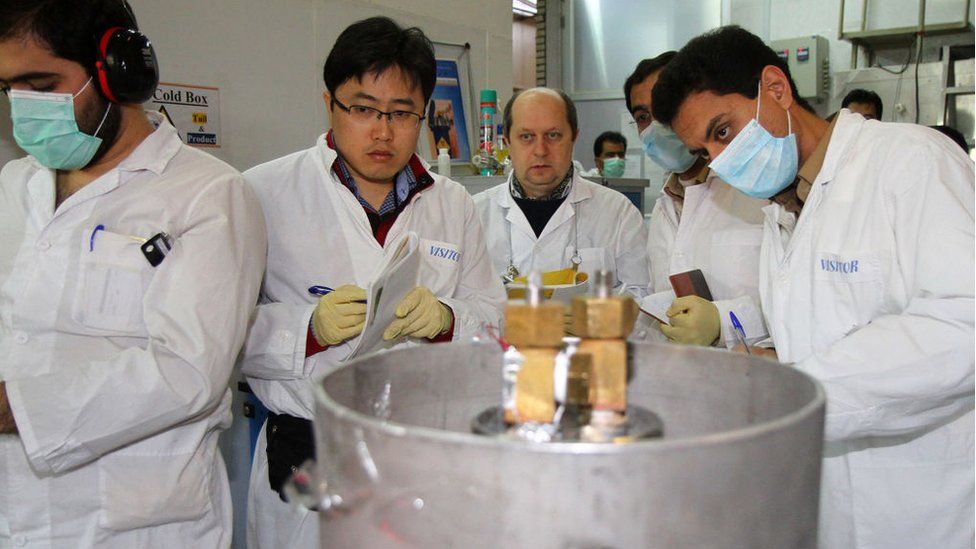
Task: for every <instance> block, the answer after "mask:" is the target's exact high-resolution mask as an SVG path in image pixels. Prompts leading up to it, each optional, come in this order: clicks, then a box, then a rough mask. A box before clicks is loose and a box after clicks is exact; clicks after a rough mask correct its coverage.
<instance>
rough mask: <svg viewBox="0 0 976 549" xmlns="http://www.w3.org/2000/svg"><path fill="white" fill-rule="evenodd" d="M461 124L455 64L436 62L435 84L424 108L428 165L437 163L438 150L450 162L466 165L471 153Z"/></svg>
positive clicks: (461, 108)
mask: <svg viewBox="0 0 976 549" xmlns="http://www.w3.org/2000/svg"><path fill="white" fill-rule="evenodd" d="M465 120H466V117H465V112H464V104H463V103H462V102H461V82H460V78H459V77H458V66H457V61H455V60H446V59H438V60H437V83H436V84H435V86H434V93H433V94H431V98H430V103H429V104H428V106H427V120H426V122H427V128H428V130H429V131H427V132H425V133H426V134H427V138H426V139H427V143H428V145H429V146H430V148H429V149H427V150H428V151H430V152H429V156H430V160H431V161H434V160H436V159H437V149H438V148H447V149H448V150H449V151H450V154H451V159H452V160H461V161H464V162H468V161H469V159H470V158H471V149H470V147H469V146H468V128H467V124H466V122H465ZM425 152H426V151H425Z"/></svg>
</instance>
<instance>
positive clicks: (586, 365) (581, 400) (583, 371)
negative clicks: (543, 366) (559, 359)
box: [566, 352, 593, 406]
mask: <svg viewBox="0 0 976 549" xmlns="http://www.w3.org/2000/svg"><path fill="white" fill-rule="evenodd" d="M592 372H593V357H591V356H590V355H588V354H586V353H580V352H577V353H575V354H574V355H573V356H571V357H569V372H568V374H567V377H566V404H569V405H576V406H587V405H588V404H589V402H590V376H591V374H592Z"/></svg>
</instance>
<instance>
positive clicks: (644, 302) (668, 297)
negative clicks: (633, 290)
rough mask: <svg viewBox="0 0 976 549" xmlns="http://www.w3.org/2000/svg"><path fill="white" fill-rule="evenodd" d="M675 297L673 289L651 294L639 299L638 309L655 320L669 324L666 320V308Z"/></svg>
mask: <svg viewBox="0 0 976 549" xmlns="http://www.w3.org/2000/svg"><path fill="white" fill-rule="evenodd" d="M676 298H677V296H676V295H674V290H665V291H663V292H658V293H656V294H651V295H649V296H647V297H645V298H644V299H641V300H640V310H641V312H642V313H644V314H646V315H650V316H651V317H652V318H654V319H655V320H659V321H661V322H663V323H665V324H668V325H670V322H668V309H669V308H671V304H672V303H673V302H674V300H675V299H676Z"/></svg>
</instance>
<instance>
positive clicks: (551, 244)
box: [474, 174, 650, 299]
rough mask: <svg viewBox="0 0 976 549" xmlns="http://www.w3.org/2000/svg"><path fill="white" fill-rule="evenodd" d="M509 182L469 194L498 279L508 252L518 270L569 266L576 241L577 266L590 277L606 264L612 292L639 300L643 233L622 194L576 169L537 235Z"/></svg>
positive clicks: (643, 288) (645, 281) (645, 270)
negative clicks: (564, 194) (611, 276)
mask: <svg viewBox="0 0 976 549" xmlns="http://www.w3.org/2000/svg"><path fill="white" fill-rule="evenodd" d="M510 184H511V176H509V180H508V181H507V182H505V183H503V184H501V185H497V186H495V187H492V188H490V189H488V190H486V191H483V192H481V193H478V194H477V195H476V196H475V197H474V202H475V205H476V206H477V208H478V213H479V214H480V215H481V222H482V224H483V225H484V227H485V233H486V234H487V239H488V253H489V254H490V255H491V261H492V264H493V265H494V268H495V273H496V277H497V278H498V279H501V276H502V275H503V274H504V273H505V272H506V271H507V270H508V262H509V258H511V257H513V255H514V263H515V266H516V267H517V268H518V270H519V272H520V273H521V274H523V275H528V274H529V271H531V270H538V271H540V272H549V271H558V270H560V269H566V268H568V267H572V262H571V260H572V257H573V250H574V249H575V248H576V247H577V246H578V248H579V255H580V258H581V259H582V263H581V264H580V266H579V271H580V272H585V273H588V274H589V276H590V279H591V280H592V279H593V277H594V275H595V274H596V272H597V271H599V270H601V269H609V270H611V271H613V273H614V275H615V276H616V284H615V289H616V290H617V291H621V292H626V293H628V294H630V295H632V296H633V297H635V298H638V299H639V298H641V297H643V296H645V295H647V287H648V285H649V283H650V267H649V266H648V263H647V232H646V230H645V229H644V219H643V217H642V216H641V214H640V211H639V210H638V209H637V208H636V207H634V205H633V204H632V203H631V202H630V200H628V199H627V197H625V196H624V195H623V194H621V193H619V192H617V191H615V190H613V189H610V188H607V187H603V186H601V185H598V184H596V183H593V182H592V181H589V180H586V179H583V177H581V176H580V175H578V174H576V175H574V176H573V182H572V189H571V190H570V192H569V196H567V197H566V200H564V201H563V203H562V204H561V205H560V206H559V208H558V209H557V210H556V213H554V214H553V216H552V218H551V219H549V223H547V224H546V226H545V228H544V229H543V230H542V233H541V234H540V235H539V237H536V235H535V231H533V230H532V226H531V225H530V224H529V220H528V219H527V218H526V217H525V214H524V213H522V209H521V208H519V206H518V204H516V203H515V199H513V198H512V193H511V192H510V191H509V186H510Z"/></svg>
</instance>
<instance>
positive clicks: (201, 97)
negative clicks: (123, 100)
mask: <svg viewBox="0 0 976 549" xmlns="http://www.w3.org/2000/svg"><path fill="white" fill-rule="evenodd" d="M146 108H147V109H152V110H154V111H157V112H159V113H160V114H162V115H163V116H164V117H166V118H167V119H168V120H169V122H170V124H172V125H173V127H175V128H176V131H177V133H179V135H180V139H182V140H183V142H184V143H186V144H187V145H191V146H194V147H220V90H219V89H217V88H214V87H210V86H191V85H188V84H172V83H167V82H160V83H159V86H158V87H157V88H156V93H154V94H153V97H152V99H150V100H149V101H148V102H147V104H146Z"/></svg>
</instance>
